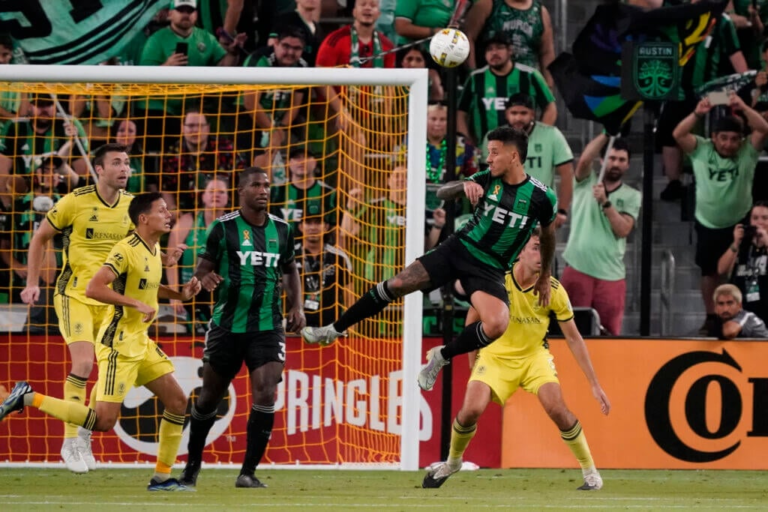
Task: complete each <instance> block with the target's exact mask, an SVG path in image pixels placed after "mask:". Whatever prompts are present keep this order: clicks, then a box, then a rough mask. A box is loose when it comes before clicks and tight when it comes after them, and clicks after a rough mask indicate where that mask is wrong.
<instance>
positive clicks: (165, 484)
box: [0, 192, 201, 491]
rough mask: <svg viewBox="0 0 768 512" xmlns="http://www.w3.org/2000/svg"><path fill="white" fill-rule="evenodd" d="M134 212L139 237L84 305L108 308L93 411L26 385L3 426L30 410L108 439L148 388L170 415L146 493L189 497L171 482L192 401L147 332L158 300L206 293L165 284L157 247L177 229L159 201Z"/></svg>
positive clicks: (194, 286) (121, 245)
mask: <svg viewBox="0 0 768 512" xmlns="http://www.w3.org/2000/svg"><path fill="white" fill-rule="evenodd" d="M128 212H129V215H130V219H131V220H132V221H133V223H134V224H135V225H136V232H135V233H134V234H132V235H130V236H129V237H128V238H125V239H123V240H121V241H120V242H118V243H117V244H116V245H115V246H114V247H113V248H112V250H111V251H110V253H109V256H108V257H107V258H106V262H105V263H104V264H103V266H102V267H101V268H100V270H99V271H98V272H97V273H96V275H95V276H93V278H92V279H91V281H90V282H89V283H88V284H87V287H86V290H85V296H86V298H88V299H92V300H96V301H98V302H99V303H101V304H110V305H109V306H106V307H107V311H106V314H105V315H104V320H103V323H102V324H101V328H100V330H99V334H98V337H97V343H96V354H97V357H98V362H99V379H98V381H97V383H96V388H97V395H96V407H95V410H94V409H89V408H88V407H86V406H85V405H82V404H78V403H75V402H70V401H65V400H60V399H57V398H52V397H49V396H44V395H41V394H39V393H35V392H34V391H33V390H32V387H31V386H30V385H29V384H28V383H26V382H18V383H17V384H16V386H15V387H14V388H13V391H12V392H11V393H10V395H8V396H7V397H6V398H5V400H4V401H3V403H2V405H0V420H1V419H3V418H4V417H5V416H7V415H8V414H9V413H10V412H12V411H21V410H22V409H23V408H24V406H25V405H26V406H32V407H35V408H37V409H40V410H41V411H43V412H44V413H46V414H49V415H51V416H54V417H56V418H59V419H61V420H63V421H66V422H68V423H72V424H74V425H79V426H81V427H84V428H85V429H88V430H98V431H100V432H105V431H108V430H111V429H112V428H113V427H114V425H115V423H116V422H117V419H118V417H119V415H120V409H121V406H122V403H123V400H124V399H125V396H126V394H127V393H128V391H129V390H130V389H131V388H132V387H133V386H144V387H146V388H147V389H148V390H149V391H151V392H152V393H154V394H155V395H156V396H157V397H158V398H159V399H160V401H161V402H162V403H163V406H164V408H165V410H164V412H163V419H162V421H161V422H160V430H159V444H158V450H157V465H156V466H155V474H154V476H153V478H152V480H151V481H150V483H149V486H148V490H150V491H160V490H162V491H176V490H184V489H185V488H184V486H181V485H180V484H179V482H178V481H177V480H176V479H173V478H170V475H171V466H172V465H173V463H174V462H175V461H176V454H177V452H178V449H179V444H180V443H181V434H182V429H183V428H184V416H185V414H186V409H187V396H186V395H185V394H184V392H183V391H182V389H181V387H180V386H179V384H178V382H177V381H176V379H175V378H174V377H173V363H171V361H170V359H168V357H167V356H166V355H165V354H164V353H163V351H162V350H160V348H159V347H158V346H157V344H156V343H155V342H154V341H152V340H151V339H150V338H149V334H148V333H147V329H148V328H149V325H150V324H151V323H152V322H153V321H154V320H155V317H156V316H157V310H158V307H159V305H158V297H161V298H166V299H172V300H181V301H187V300H189V299H191V298H192V297H194V296H195V295H196V294H197V293H198V292H199V291H200V288H201V287H200V283H199V282H198V281H197V279H196V278H194V277H193V278H192V279H191V280H190V282H189V283H187V284H186V285H184V288H183V289H182V291H181V292H177V291H174V290H171V289H170V288H168V287H167V286H164V285H162V284H161V279H162V275H163V267H162V259H161V254H160V245H159V243H158V242H159V240H160V237H161V236H162V235H163V234H165V233H168V232H170V230H171V214H170V212H169V211H168V209H167V207H166V205H165V201H164V200H163V198H162V196H161V194H160V193H158V192H153V193H149V194H142V195H139V196H136V197H135V198H134V199H133V201H132V202H131V205H130V207H129V210H128ZM110 286H111V288H110Z"/></svg>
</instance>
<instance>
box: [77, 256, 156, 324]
mask: <svg viewBox="0 0 768 512" xmlns="http://www.w3.org/2000/svg"><path fill="white" fill-rule="evenodd" d="M115 279H117V274H115V271H114V270H112V268H111V267H108V266H106V265H105V266H103V267H101V268H100V269H99V271H98V272H96V275H95V276H93V279H91V281H90V282H89V283H88V286H87V287H86V288H85V296H86V297H88V298H89V299H95V300H97V301H99V302H102V303H104V304H112V305H113V306H124V307H128V308H134V309H136V310H137V311H138V312H139V313H142V314H143V315H144V321H145V322H151V321H152V320H153V319H154V318H155V313H156V311H155V308H152V307H150V306H147V305H146V304H144V303H143V302H141V301H139V300H136V299H133V298H131V297H128V296H127V295H121V294H119V293H117V292H116V291H114V290H113V289H112V288H110V287H109V285H110V284H112V281H114V280H115Z"/></svg>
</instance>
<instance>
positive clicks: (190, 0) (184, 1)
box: [170, 0, 197, 10]
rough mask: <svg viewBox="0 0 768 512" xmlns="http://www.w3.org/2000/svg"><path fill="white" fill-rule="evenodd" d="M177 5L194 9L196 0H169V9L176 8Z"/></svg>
mask: <svg viewBox="0 0 768 512" xmlns="http://www.w3.org/2000/svg"><path fill="white" fill-rule="evenodd" d="M179 7H189V8H190V9H192V10H196V9H197V0H171V7H170V8H171V9H178V8H179Z"/></svg>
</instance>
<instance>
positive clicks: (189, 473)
mask: <svg viewBox="0 0 768 512" xmlns="http://www.w3.org/2000/svg"><path fill="white" fill-rule="evenodd" d="M199 474H200V463H199V462H196V463H189V462H187V465H186V466H184V470H183V471H182V472H181V477H180V478H179V482H180V483H181V485H185V486H187V487H195V486H197V475H199Z"/></svg>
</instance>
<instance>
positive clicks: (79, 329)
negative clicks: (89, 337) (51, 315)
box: [75, 322, 83, 336]
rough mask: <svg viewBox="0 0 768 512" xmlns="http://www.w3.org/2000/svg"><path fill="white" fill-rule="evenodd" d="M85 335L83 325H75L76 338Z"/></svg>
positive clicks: (78, 323)
mask: <svg viewBox="0 0 768 512" xmlns="http://www.w3.org/2000/svg"><path fill="white" fill-rule="evenodd" d="M81 334H83V324H82V323H80V322H76V323H75V336H80V335H81Z"/></svg>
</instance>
